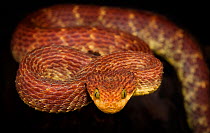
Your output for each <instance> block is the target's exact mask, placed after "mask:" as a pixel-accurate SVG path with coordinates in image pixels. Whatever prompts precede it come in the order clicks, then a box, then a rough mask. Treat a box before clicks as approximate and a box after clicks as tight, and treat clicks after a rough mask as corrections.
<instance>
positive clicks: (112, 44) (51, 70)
mask: <svg viewBox="0 0 210 133" xmlns="http://www.w3.org/2000/svg"><path fill="white" fill-rule="evenodd" d="M147 44H148V45H147ZM11 49H12V54H13V57H14V58H15V60H16V61H18V62H20V66H19V69H18V72H17V77H16V87H17V91H18V93H19V95H20V97H21V99H22V100H23V101H24V102H25V103H26V104H28V105H29V106H31V107H33V108H35V109H37V110H40V111H46V112H54V113H58V112H68V111H73V110H76V109H79V108H81V107H83V106H85V105H87V104H88V103H89V102H90V101H91V99H92V100H93V101H94V103H95V104H96V106H97V107H98V108H99V109H100V110H102V111H103V112H105V113H116V112H118V111H120V110H121V109H122V108H123V107H124V106H125V105H126V103H127V101H128V100H129V99H130V98H131V97H132V96H135V95H136V96H137V95H145V94H149V93H152V92H154V91H155V90H156V89H157V88H158V87H159V85H160V83H161V79H162V73H163V72H162V71H163V66H162V64H161V62H160V61H159V60H158V59H157V58H155V57H154V56H153V54H152V52H151V50H152V51H154V52H155V53H156V54H158V55H160V56H162V57H164V58H165V59H166V60H167V61H168V62H169V63H170V64H172V65H173V66H174V68H175V69H176V71H177V75H178V77H179V79H180V81H181V83H182V86H183V87H182V94H183V97H184V106H185V110H186V113H187V121H188V123H189V126H190V127H191V128H192V129H193V130H194V131H195V132H197V133H201V132H206V133H208V132H210V104H209V98H210V96H209V95H210V92H209V70H208V68H207V65H206V63H205V61H204V58H203V56H202V53H201V51H200V49H199V47H198V43H197V42H196V41H195V40H194V39H193V38H192V37H191V36H190V35H189V34H188V33H186V32H185V31H184V30H183V29H181V28H179V27H177V26H176V25H175V24H173V23H172V22H170V21H169V20H168V19H166V18H165V17H163V16H160V15H158V14H155V13H151V12H147V11H138V10H131V9H121V8H114V7H100V6H90V5H55V6H51V7H48V8H44V9H40V10H38V11H36V12H34V13H32V14H30V15H29V16H27V17H26V18H25V19H23V20H22V21H21V22H20V23H19V25H18V26H17V29H16V30H15V32H14V35H13V38H12V44H11ZM150 49H151V50H150Z"/></svg>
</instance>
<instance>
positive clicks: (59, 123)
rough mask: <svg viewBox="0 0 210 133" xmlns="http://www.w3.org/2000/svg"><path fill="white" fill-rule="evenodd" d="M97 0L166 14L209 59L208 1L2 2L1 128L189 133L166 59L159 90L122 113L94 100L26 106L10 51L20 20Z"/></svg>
mask: <svg viewBox="0 0 210 133" xmlns="http://www.w3.org/2000/svg"><path fill="white" fill-rule="evenodd" d="M61 3H78V4H96V5H108V6H118V7H127V8H133V9H144V10H149V11H153V12H157V13H159V14H163V15H165V16H167V17H168V18H169V19H170V20H172V21H174V22H175V23H176V24H178V25H179V26H180V27H182V28H184V29H186V30H187V31H189V32H190V33H191V34H192V35H193V36H194V37H195V38H196V39H197V40H198V41H199V42H200V46H201V48H202V50H203V53H204V57H205V59H206V62H209V61H210V54H209V52H210V45H209V38H210V37H209V30H210V26H209V22H210V20H209V16H210V15H209V8H210V7H209V6H208V5H209V3H208V1H206V2H202V1H189V2H187V1H181V0H180V1H177V0H176V1H175V0H174V1H170V0H168V1H152V0H142V1H141V0H124V1H123V0H89V1H87V0H86V1H85V0H83V1H82V0H72V1H70V0H69V1H67V0H49V1H46V0H42V1H38V0H36V1H35V0H30V1H20V0H19V1H9V0H8V1H4V2H1V3H0V4H1V5H0V45H1V48H0V64H1V65H0V67H1V71H0V72H1V73H0V76H1V77H0V79H1V80H0V98H1V99H0V108H1V109H0V111H1V113H0V115H1V120H2V121H1V122H2V123H3V124H1V127H4V128H7V129H15V128H14V127H18V128H69V129H68V130H67V131H68V132H94V133H95V132H120V133H123V132H162V133H164V132H167V133H168V132H170V133H175V132H183V133H188V132H191V131H190V129H189V128H188V126H187V123H186V116H185V112H184V108H183V101H182V96H181V93H180V92H181V89H180V88H181V85H180V82H179V81H178V79H177V77H176V74H175V72H174V71H173V68H172V67H171V66H170V65H169V64H168V63H166V62H165V61H163V62H164V66H165V69H164V71H165V73H164V79H163V83H162V85H161V87H160V89H159V90H158V91H157V92H155V93H153V94H151V95H147V96H141V97H134V98H132V99H131V100H130V101H129V103H128V104H127V105H126V107H125V108H124V109H123V110H122V111H121V112H119V113H117V114H114V115H108V114H104V113H102V112H100V111H99V110H98V109H97V108H96V107H95V105H94V104H93V103H91V104H89V105H88V106H86V107H84V108H82V109H81V110H79V111H74V112H69V113H63V114H50V113H45V112H39V111H36V110H34V109H33V108H30V107H28V106H27V105H25V104H24V103H23V102H22V101H21V99H20V98H19V97H18V94H17V92H16V90H15V83H14V81H15V75H16V71H17V69H18V63H16V62H15V61H14V60H13V58H12V56H11V52H10V41H11V36H12V33H13V31H14V30H15V27H16V26H17V24H18V22H19V21H20V20H21V19H23V18H24V16H26V15H27V14H28V13H30V12H32V11H35V10H37V9H39V8H42V7H46V6H50V5H54V4H61Z"/></svg>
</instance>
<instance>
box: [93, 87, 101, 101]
mask: <svg viewBox="0 0 210 133" xmlns="http://www.w3.org/2000/svg"><path fill="white" fill-rule="evenodd" d="M94 96H95V98H97V99H99V97H100V93H99V90H98V88H96V89H95V90H94Z"/></svg>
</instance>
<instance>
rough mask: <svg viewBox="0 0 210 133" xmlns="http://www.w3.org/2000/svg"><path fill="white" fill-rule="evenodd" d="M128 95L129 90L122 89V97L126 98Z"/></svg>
mask: <svg viewBox="0 0 210 133" xmlns="http://www.w3.org/2000/svg"><path fill="white" fill-rule="evenodd" d="M126 96H127V92H126V90H125V89H123V90H122V93H121V98H122V99H125V97H126Z"/></svg>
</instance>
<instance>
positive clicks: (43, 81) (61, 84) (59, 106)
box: [16, 46, 92, 112]
mask: <svg viewBox="0 0 210 133" xmlns="http://www.w3.org/2000/svg"><path fill="white" fill-rule="evenodd" d="M49 53H53V54H52V55H49ZM37 55H38V56H37ZM46 55H47V56H46ZM49 56H52V57H51V59H49ZM36 57H38V58H36ZM75 57H77V58H75ZM46 58H48V59H47V60H45V59H46ZM36 60H40V61H36ZM53 60H54V61H56V60H59V61H60V64H62V65H63V66H62V67H64V68H65V66H68V65H69V63H73V64H74V65H75V68H76V69H75V68H74V69H67V70H66V71H65V72H62V71H58V73H54V76H58V75H59V76H60V77H53V76H52V75H45V74H43V73H45V72H44V71H45V70H44V69H47V68H46V67H47V66H49V65H50V63H49V62H48V63H46V61H50V62H53ZM62 60H64V62H62ZM65 60H66V61H65ZM78 60H80V61H78ZM91 60H92V59H91V58H90V57H89V56H87V55H84V54H81V53H79V52H78V51H76V50H73V49H70V48H68V47H61V46H51V47H45V48H41V49H37V50H34V51H32V52H30V53H28V55H27V57H26V58H24V59H23V60H22V62H21V64H20V68H19V70H18V73H17V78H16V83H17V84H16V85H17V91H18V93H19V94H20V97H21V98H22V99H23V101H24V102H25V103H27V104H28V105H30V106H31V107H34V108H36V109H38V110H42V111H47V112H68V111H72V110H75V109H78V108H81V107H82V106H85V105H87V104H88V102H89V101H88V96H87V91H86V89H85V88H84V83H81V82H78V81H74V82H73V81H72V82H70V81H69V80H70V79H71V77H68V76H69V75H70V74H71V71H77V70H78V68H80V67H82V66H85V65H87V64H88V62H90V61H91ZM34 61H36V62H37V64H36V65H35V64H34ZM34 65H35V67H33V66H34ZM36 67H38V68H36ZM59 67H60V66H59ZM55 69H56V68H55ZM55 69H52V70H53V71H49V70H46V71H49V72H48V73H49V74H53V72H55V71H54V70H55ZM74 73H75V72H74ZM60 74H61V75H60ZM51 76H52V77H51ZM63 92H65V94H62V93H63ZM75 97H79V99H80V100H78V99H75ZM66 101H69V102H66ZM78 103H79V104H78Z"/></svg>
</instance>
